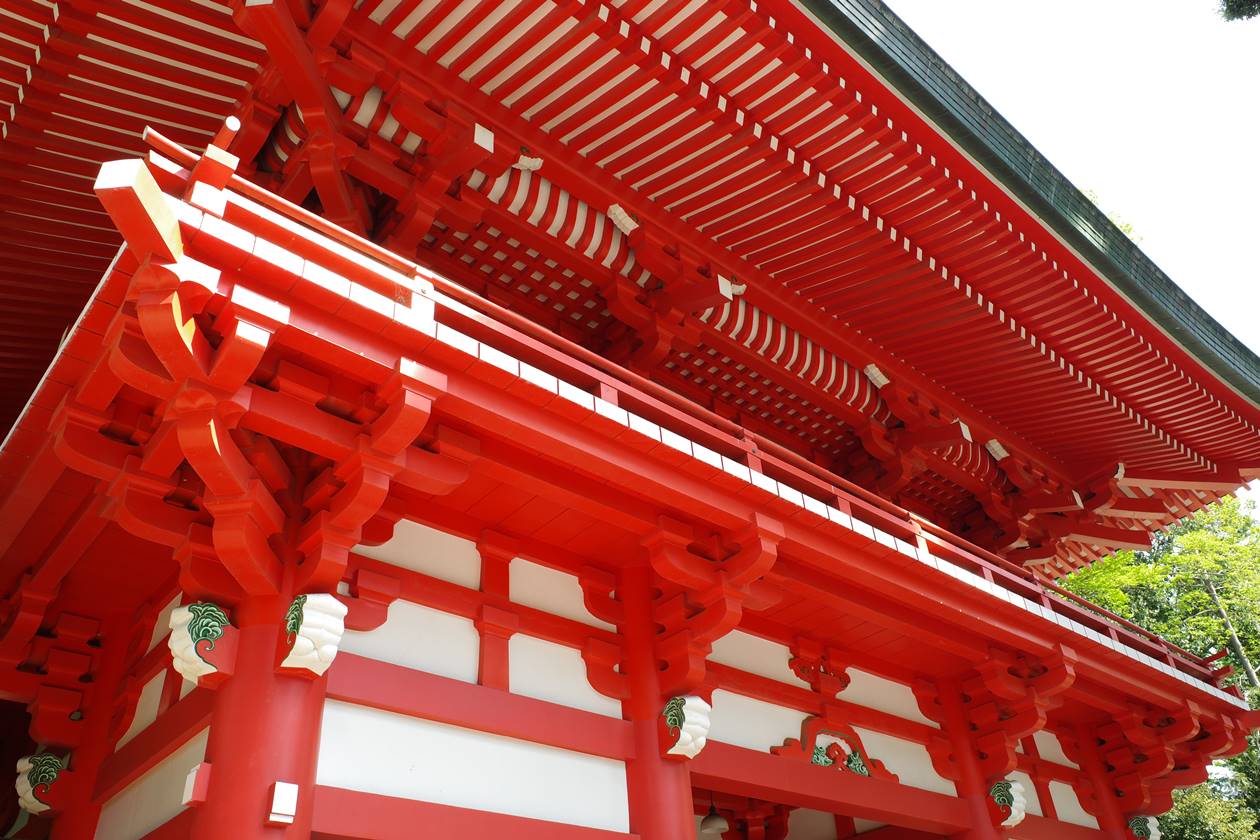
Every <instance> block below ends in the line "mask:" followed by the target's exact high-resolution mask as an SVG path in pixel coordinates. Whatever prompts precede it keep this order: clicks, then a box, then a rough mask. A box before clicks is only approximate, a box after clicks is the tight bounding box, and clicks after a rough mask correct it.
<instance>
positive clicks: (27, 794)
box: [14, 752, 66, 814]
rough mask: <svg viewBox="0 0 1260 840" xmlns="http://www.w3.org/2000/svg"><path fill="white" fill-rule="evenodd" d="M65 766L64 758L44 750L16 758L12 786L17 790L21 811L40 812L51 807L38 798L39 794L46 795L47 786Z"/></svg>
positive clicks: (48, 786) (51, 784) (55, 779)
mask: <svg viewBox="0 0 1260 840" xmlns="http://www.w3.org/2000/svg"><path fill="white" fill-rule="evenodd" d="M65 766H66V764H65V760H64V759H62V758H59V757H57V756H55V755H53V754H52V753H46V752H40V753H35V755H28V756H26V757H25V758H19V759H18V763H17V774H18V775H17V782H16V784H15V785H14V787H15V788H16V790H17V795H18V804H19V805H20V806H22V810H23V811H27V812H29V813H32V814H42V813H44V812H45V811H47V810H49V809H50V808H51V807H52V806H51V805H49V804H48V803H47V802H45V801H44V800H42V799H40V794H41V793H43V794H44V795H45V796H47V795H48V790H49V788H51V787H52V786H53V783H54V782H56V781H57V777H58V776H60V775H61V771H62V770H64V769H65Z"/></svg>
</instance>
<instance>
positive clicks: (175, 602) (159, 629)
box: [144, 595, 179, 653]
mask: <svg viewBox="0 0 1260 840" xmlns="http://www.w3.org/2000/svg"><path fill="white" fill-rule="evenodd" d="M178 606H179V596H178V595H176V596H175V597H174V598H172V599H171V601H170V603H169V604H167V605H166V606H165V607H162V611H161V612H160V613H158V617H157V621H156V622H155V623H154V625H153V635H152V636H151V637H149V646H148V647H147V648H145V649H144V652H145V653H148V652H149V651H151V650H153V649H154V648H155V647H157V646H158V642H160V641H162V640H163V639H165V638H166V637H167V636H169V635H170V634H171V625H170V619H171V613H173V612H175V608H176V607H178Z"/></svg>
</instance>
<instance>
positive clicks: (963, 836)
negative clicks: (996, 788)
mask: <svg viewBox="0 0 1260 840" xmlns="http://www.w3.org/2000/svg"><path fill="white" fill-rule="evenodd" d="M937 686H938V688H937V690H938V691H940V692H941V697H940V701H941V711H942V712H943V713H944V718H945V719H944V721H943V724H944V726H945V730H946V735H947V736H948V737H949V741H950V746H951V747H953V753H954V762H955V764H956V766H957V768H958V778H957V780H955V782H954V784H955V786H956V787H957V789H958V796H959V798H961V799H963V800H964V801H965V802H966V803H967V812H968V813H969V814H970V816H971V828H969V829H967V830H966V831H962V832H959V833H958V834H955V835H953V837H955V838H958V840H1000V838H1001V837H1002V834H1001V833H999V831H998V829H997V828H996V827H995V826H994V825H993V818H992V817H991V816H990V814H989V802H988V797H989V788H988V784H987V783H986V780H985V778H984V776H983V775H982V774H981V772H980V765H979V759H978V756H977V755H976V745H975V743H974V741H973V740H972V738H971V729H970V727H969V726H968V724H967V716H966V712H965V711H964V709H963V703H962V686H960V685H959V684H958V683H957V682H953V681H950V682H940V683H937Z"/></svg>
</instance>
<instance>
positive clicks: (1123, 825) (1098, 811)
mask: <svg viewBox="0 0 1260 840" xmlns="http://www.w3.org/2000/svg"><path fill="white" fill-rule="evenodd" d="M1075 734H1076V744H1077V750H1076V752H1077V755H1076V758H1077V760H1078V761H1079V762H1080V765H1081V773H1082V775H1083V776H1084V778H1085V780H1086V781H1088V783H1089V788H1090V792H1091V793H1092V794H1093V796H1092V799H1093V802H1094V805H1093V808H1092V809H1091V813H1092V814H1093V815H1094V819H1096V820H1098V828H1099V830H1100V831H1102V832H1103V834H1104V836H1106V837H1114V838H1117V840H1127V838H1129V837H1130V833H1129V827H1128V824H1127V822H1126V821H1125V819H1124V812H1123V811H1121V810H1120V803H1119V802H1117V801H1116V794H1115V789H1114V788H1113V786H1112V784H1111V782H1110V781H1109V780H1108V779H1107V771H1106V769H1105V768H1104V767H1103V761H1102V756H1101V755H1099V751H1098V736H1096V735H1095V734H1094V733H1093V732H1091V731H1090V729H1089V728H1088V727H1085V726H1080V727H1077V730H1076V733H1075ZM1078 796H1079V794H1078Z"/></svg>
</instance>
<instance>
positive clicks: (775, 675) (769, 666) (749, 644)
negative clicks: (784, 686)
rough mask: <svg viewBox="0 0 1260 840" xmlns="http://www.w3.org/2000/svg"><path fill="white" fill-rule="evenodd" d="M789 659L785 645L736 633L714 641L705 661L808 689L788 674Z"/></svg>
mask: <svg viewBox="0 0 1260 840" xmlns="http://www.w3.org/2000/svg"><path fill="white" fill-rule="evenodd" d="M791 658H792V652H791V651H790V650H788V646H787V645H781V644H779V643H778V642H771V641H768V640H766V639H763V638H761V637H760V636H754V635H753V634H751V633H744V632H742V631H740V630H734V631H732V632H730V633H727V634H726V635H725V636H723V637H722V638H720V639H718V640H717V641H716V642H714V643H713V652H712V653H711V654H709V659H710V660H711V661H713V662H719V663H721V664H723V665H730V666H731V667H732V668H738V669H740V670H741V671H747V672H748V673H750V674H758V675H760V676H763V677H768V678H769V679H772V680H778V681H779V682H783V683H788V684H789V685H800V686H804V687H805V688H809V683H807V682H805V681H804V680H802V679H801V678H800V677H798V676H796V674H794V673H792V669H791V668H789V667H788V660H789V659H791Z"/></svg>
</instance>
